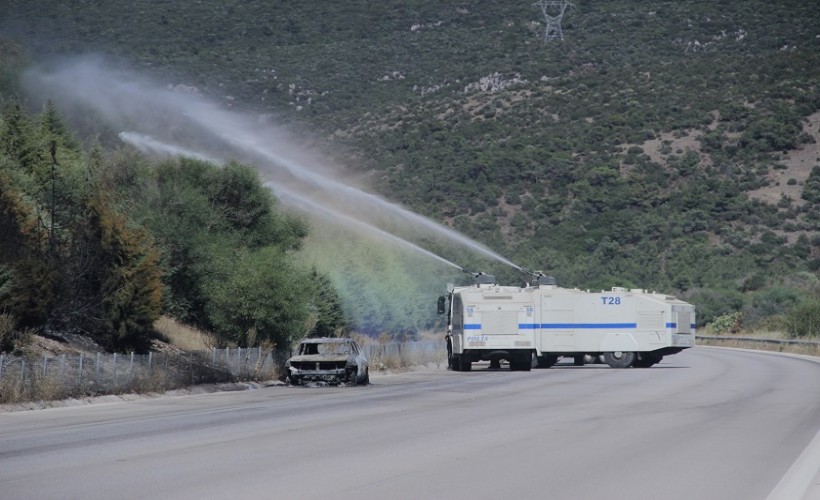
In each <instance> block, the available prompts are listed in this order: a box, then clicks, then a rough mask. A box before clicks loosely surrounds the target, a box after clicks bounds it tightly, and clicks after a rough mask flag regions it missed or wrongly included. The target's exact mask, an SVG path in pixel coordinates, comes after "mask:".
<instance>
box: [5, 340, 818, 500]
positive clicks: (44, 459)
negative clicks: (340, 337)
mask: <svg viewBox="0 0 820 500" xmlns="http://www.w3.org/2000/svg"><path fill="white" fill-rule="evenodd" d="M478 368H479V369H477V370H475V371H473V372H470V373H458V372H448V371H446V370H429V371H421V372H413V373H407V374H400V375H391V376H378V375H373V377H372V379H373V384H372V385H370V386H367V387H285V386H278V387H268V388H264V389H259V390H255V391H243V392H229V393H216V394H206V395H198V396H185V397H165V398H158V399H150V400H142V401H132V402H120V403H106V404H95V405H89V406H82V407H69V408H55V409H48V410H35V411H24V412H15V413H6V414H0V498H2V499H4V500H11V499H34V498H36V499H51V498H83V499H97V498H99V499H127V498H174V499H176V498H192V499H194V498H196V499H203V498H230V499H233V500H236V499H244V498H300V499H325V498H331V497H336V498H344V499H347V498H363V499H370V498H372V499H384V498H390V499H421V498H424V499H427V498H447V499H461V498H473V499H475V498H508V499H530V498H551V499H586V498H590V499H592V498H595V499H599V498H604V499H607V500H617V499H629V500H635V499H660V498H663V499H687V500H690V499H700V500H705V499H720V500H726V499H742V500H750V499H766V498H767V496H768V495H769V494H770V492H772V491H773V490H774V489H775V488H776V487H778V483H779V482H780V481H781V478H783V477H784V476H789V475H791V476H795V475H799V476H801V477H802V478H803V479H805V478H806V477H807V475H806V474H807V473H806V471H807V470H808V471H809V472H808V474H809V475H811V476H813V475H814V473H815V471H816V469H815V468H814V467H815V465H817V466H820V463H818V464H815V462H816V461H817V460H816V459H815V458H816V457H815V456H816V455H817V454H816V453H814V452H812V451H811V450H809V448H812V447H810V446H809V447H808V448H807V446H808V445H809V443H810V442H812V440H813V439H815V437H816V436H818V435H820V434H818V431H820V363H817V362H812V361H808V360H803V359H796V358H788V357H782V356H776V355H770V354H762V353H753V352H746V351H733V350H726V349H717V348H703V347H698V348H695V349H690V350H688V351H686V352H684V353H681V354H679V355H676V356H670V357H667V358H666V359H665V360H664V361H663V362H662V363H661V364H659V365H657V366H655V367H653V368H649V369H626V370H614V369H610V368H607V367H605V366H599V365H593V366H586V367H571V366H558V367H555V368H552V369H548V370H534V371H532V372H529V373H527V372H510V371H507V370H502V371H490V370H486V369H481V366H479V367H478ZM815 441H816V442H817V443H816V444H820V440H815ZM814 448H817V447H814ZM801 454H802V455H803V460H802V465H801V466H800V467H798V466H796V465H795V464H796V461H797V462H801V461H800V460H798V457H800V456H801ZM806 457H808V459H807V458H806ZM807 467H808V468H807ZM796 473H799V474H796ZM809 479H811V478H809ZM803 482H804V483H805V481H803ZM779 488H780V489H781V490H780V491H781V494H783V493H782V492H784V491H785V492H787V493H785V494H786V495H794V494H795V493H794V491H796V490H794V489H793V488H792V489H789V488H791V487H790V486H789V485H785V486H784V484H782V483H781V484H780V486H779ZM783 488H786V489H783ZM812 491H815V492H816V491H818V490H817V489H815V490H812ZM806 498H809V496H808V495H807V496H806Z"/></svg>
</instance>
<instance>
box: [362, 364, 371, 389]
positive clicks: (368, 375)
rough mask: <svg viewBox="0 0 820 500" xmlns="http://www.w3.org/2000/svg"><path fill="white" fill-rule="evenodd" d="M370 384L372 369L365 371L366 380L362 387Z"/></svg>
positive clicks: (363, 381)
mask: <svg viewBox="0 0 820 500" xmlns="http://www.w3.org/2000/svg"><path fill="white" fill-rule="evenodd" d="M369 383H370V368H365V369H364V380H362V385H367V384H369Z"/></svg>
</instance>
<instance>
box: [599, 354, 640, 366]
mask: <svg viewBox="0 0 820 500" xmlns="http://www.w3.org/2000/svg"><path fill="white" fill-rule="evenodd" d="M604 362H605V363H606V364H608V365H609V366H610V368H629V367H630V366H632V363H634V362H635V353H634V352H626V351H615V352H605V353H604Z"/></svg>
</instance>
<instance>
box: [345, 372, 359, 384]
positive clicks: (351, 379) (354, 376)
mask: <svg viewBox="0 0 820 500" xmlns="http://www.w3.org/2000/svg"><path fill="white" fill-rule="evenodd" d="M347 383H348V384H349V385H350V386H351V387H352V386H356V385H358V384H359V371H358V370H357V369H355V368H354V369H352V370H350V375H349V376H348V377H347Z"/></svg>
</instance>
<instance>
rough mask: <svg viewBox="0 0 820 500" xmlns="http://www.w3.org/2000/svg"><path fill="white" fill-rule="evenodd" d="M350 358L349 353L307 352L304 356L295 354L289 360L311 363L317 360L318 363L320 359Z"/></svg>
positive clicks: (337, 359)
mask: <svg viewBox="0 0 820 500" xmlns="http://www.w3.org/2000/svg"><path fill="white" fill-rule="evenodd" d="M349 358H350V356H349V355H347V354H342V355H338V356H330V355H327V354H305V355H302V356H294V357H292V358H290V359H289V360H288V361H290V362H291V363H293V362H301V363H305V362H307V363H310V362H315V363H318V362H320V361H347V360H348V359H349Z"/></svg>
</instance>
